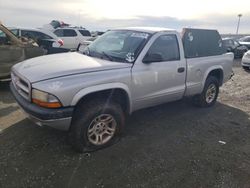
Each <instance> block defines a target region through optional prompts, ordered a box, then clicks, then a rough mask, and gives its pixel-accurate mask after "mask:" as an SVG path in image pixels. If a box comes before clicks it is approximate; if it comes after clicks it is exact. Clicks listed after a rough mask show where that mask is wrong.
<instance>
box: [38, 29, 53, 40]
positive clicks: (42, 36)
mask: <svg viewBox="0 0 250 188" xmlns="http://www.w3.org/2000/svg"><path fill="white" fill-rule="evenodd" d="M34 34H35V36H36V38H39V39H52V37H51V36H49V35H46V34H44V33H42V32H38V31H35V32H34Z"/></svg>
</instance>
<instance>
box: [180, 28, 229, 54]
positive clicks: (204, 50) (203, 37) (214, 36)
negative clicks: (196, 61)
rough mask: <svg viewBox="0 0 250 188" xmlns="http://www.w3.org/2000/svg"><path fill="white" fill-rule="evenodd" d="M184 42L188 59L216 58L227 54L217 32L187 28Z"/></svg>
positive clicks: (184, 33)
mask: <svg viewBox="0 0 250 188" xmlns="http://www.w3.org/2000/svg"><path fill="white" fill-rule="evenodd" d="M182 41H183V47H184V51H185V57H186V58H196V57H206V56H216V55H221V54H223V53H225V52H226V49H225V47H224V45H222V40H221V36H220V34H219V33H218V31H216V30H206V29H191V28H186V29H184V30H183V36H182Z"/></svg>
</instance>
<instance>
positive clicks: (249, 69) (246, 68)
mask: <svg viewBox="0 0 250 188" xmlns="http://www.w3.org/2000/svg"><path fill="white" fill-rule="evenodd" d="M242 68H243V69H244V70H245V71H250V68H249V67H246V66H242Z"/></svg>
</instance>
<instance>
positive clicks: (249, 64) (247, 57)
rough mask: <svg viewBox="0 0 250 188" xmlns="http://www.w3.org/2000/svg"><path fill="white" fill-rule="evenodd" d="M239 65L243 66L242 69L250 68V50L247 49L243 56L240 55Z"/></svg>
mask: <svg viewBox="0 0 250 188" xmlns="http://www.w3.org/2000/svg"><path fill="white" fill-rule="evenodd" d="M241 66H242V67H243V69H245V70H248V71H249V70H250V50H248V51H247V52H246V53H245V54H244V56H243V57H242V60H241Z"/></svg>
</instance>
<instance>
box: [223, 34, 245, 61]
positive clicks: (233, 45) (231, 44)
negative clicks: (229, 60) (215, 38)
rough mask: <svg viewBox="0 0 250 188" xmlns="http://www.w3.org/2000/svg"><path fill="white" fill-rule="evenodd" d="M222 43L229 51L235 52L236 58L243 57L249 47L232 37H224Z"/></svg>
mask: <svg viewBox="0 0 250 188" xmlns="http://www.w3.org/2000/svg"><path fill="white" fill-rule="evenodd" d="M222 44H223V45H224V47H225V48H226V49H227V52H233V53H234V57H235V58H241V57H242V56H243V55H244V53H245V52H247V50H248V48H247V47H246V46H244V45H241V44H240V43H239V42H238V41H236V40H234V39H232V38H224V39H222Z"/></svg>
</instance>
